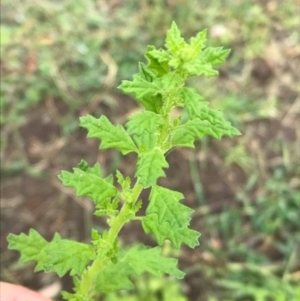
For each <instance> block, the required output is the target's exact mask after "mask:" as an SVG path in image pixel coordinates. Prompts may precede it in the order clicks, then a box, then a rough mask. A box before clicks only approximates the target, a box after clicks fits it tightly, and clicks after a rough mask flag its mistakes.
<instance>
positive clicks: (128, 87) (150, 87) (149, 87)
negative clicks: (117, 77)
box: [118, 75, 161, 99]
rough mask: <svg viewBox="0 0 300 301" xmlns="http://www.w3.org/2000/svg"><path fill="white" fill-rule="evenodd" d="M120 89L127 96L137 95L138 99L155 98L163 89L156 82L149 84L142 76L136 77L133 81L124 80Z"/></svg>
mask: <svg viewBox="0 0 300 301" xmlns="http://www.w3.org/2000/svg"><path fill="white" fill-rule="evenodd" d="M118 88H119V89H121V90H122V91H123V92H124V93H126V94H133V95H135V97H136V98H137V99H141V98H143V97H147V96H148V97H149V96H150V97H152V96H155V95H157V94H158V93H159V91H160V89H161V87H160V86H158V85H157V83H156V82H152V81H151V82H149V81H147V80H146V79H144V78H143V77H142V76H140V75H134V76H133V79H132V81H129V80H123V81H122V83H121V85H120V86H119V87H118Z"/></svg>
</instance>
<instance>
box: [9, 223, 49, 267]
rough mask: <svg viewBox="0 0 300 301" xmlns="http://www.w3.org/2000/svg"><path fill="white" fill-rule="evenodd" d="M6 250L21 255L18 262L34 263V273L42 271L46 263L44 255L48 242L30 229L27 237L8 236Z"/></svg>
mask: <svg viewBox="0 0 300 301" xmlns="http://www.w3.org/2000/svg"><path fill="white" fill-rule="evenodd" d="M7 241H8V249H10V250H16V251H19V252H20V253H21V258H20V261H21V262H23V263H26V262H30V261H36V262H37V265H36V268H35V271H41V270H43V266H44V265H45V264H46V263H47V262H48V260H49V256H48V255H47V253H45V247H46V245H47V244H48V242H47V241H46V240H45V239H44V238H43V237H42V236H41V235H40V234H39V233H38V232H37V231H36V230H34V229H30V230H29V233H28V235H26V234H24V233H21V234H20V235H15V234H9V235H8V237H7Z"/></svg>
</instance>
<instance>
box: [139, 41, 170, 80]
mask: <svg viewBox="0 0 300 301" xmlns="http://www.w3.org/2000/svg"><path fill="white" fill-rule="evenodd" d="M145 57H146V59H147V61H148V65H147V67H148V68H150V69H151V70H152V71H154V72H156V74H157V76H162V75H164V74H166V73H168V72H169V71H170V70H169V69H170V68H169V66H168V61H169V59H170V55H169V54H168V53H167V52H166V51H160V50H157V49H156V48H155V47H154V46H148V48H147V52H146V54H145Z"/></svg>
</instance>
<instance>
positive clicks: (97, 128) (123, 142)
mask: <svg viewBox="0 0 300 301" xmlns="http://www.w3.org/2000/svg"><path fill="white" fill-rule="evenodd" d="M80 126H82V127H84V128H86V129H87V130H88V137H91V138H98V139H100V140H101V144H100V149H107V148H116V149H118V150H120V151H121V153H122V154H123V155H126V154H127V153H130V152H136V151H137V149H136V146H135V144H134V142H133V141H132V139H131V138H130V136H129V135H128V134H127V133H126V131H125V129H124V128H123V127H122V126H121V125H117V126H114V125H113V124H112V123H111V122H110V121H109V120H108V118H107V117H106V116H104V115H102V116H101V117H100V118H95V117H93V116H91V115H86V116H84V117H80Z"/></svg>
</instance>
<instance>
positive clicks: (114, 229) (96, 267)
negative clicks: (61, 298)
mask: <svg viewBox="0 0 300 301" xmlns="http://www.w3.org/2000/svg"><path fill="white" fill-rule="evenodd" d="M142 190H143V186H142V185H140V184H139V183H138V180H137V182H136V183H135V185H134V187H133V188H132V196H133V200H134V202H133V203H128V202H126V200H124V202H125V203H124V205H123V207H122V208H121V210H120V212H119V214H118V216H117V217H116V218H115V219H114V220H113V222H112V224H111V227H110V229H109V231H108V234H107V238H106V246H107V247H106V249H104V250H103V249H102V250H101V251H103V254H106V255H105V256H104V257H101V258H97V259H95V260H94V262H93V263H92V264H91V266H90V267H89V268H88V269H87V270H86V272H85V273H84V274H83V275H82V278H81V283H80V285H79V289H78V292H80V294H81V295H83V296H88V297H90V298H92V297H93V296H94V295H95V293H96V292H95V290H94V285H95V279H96V277H97V275H98V274H99V272H100V270H101V269H103V268H104V267H105V266H106V265H107V264H108V263H109V262H110V257H109V256H108V255H107V253H108V252H109V251H110V250H111V248H113V245H114V243H115V240H116V239H117V237H118V234H119V232H120V231H121V229H122V228H123V226H124V225H125V223H126V222H128V221H130V220H131V219H134V218H135V216H134V217H132V216H131V217H130V215H131V212H132V204H134V203H135V201H136V200H137V199H138V197H139V195H140V193H141V192H142Z"/></svg>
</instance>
